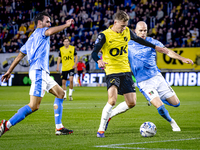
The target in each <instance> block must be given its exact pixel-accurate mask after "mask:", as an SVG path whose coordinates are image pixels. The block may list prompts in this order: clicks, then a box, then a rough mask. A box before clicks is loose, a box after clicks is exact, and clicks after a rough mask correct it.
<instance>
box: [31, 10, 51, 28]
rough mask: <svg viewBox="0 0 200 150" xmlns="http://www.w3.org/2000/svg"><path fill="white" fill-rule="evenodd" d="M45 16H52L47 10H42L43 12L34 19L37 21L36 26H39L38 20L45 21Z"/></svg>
mask: <svg viewBox="0 0 200 150" xmlns="http://www.w3.org/2000/svg"><path fill="white" fill-rule="evenodd" d="M44 16H47V17H49V18H51V16H50V15H49V14H48V13H47V12H46V11H42V12H40V13H38V14H36V15H35V17H34V19H33V21H34V22H35V25H36V26H37V23H38V20H40V21H43V19H44Z"/></svg>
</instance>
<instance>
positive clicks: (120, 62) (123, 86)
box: [92, 10, 168, 138]
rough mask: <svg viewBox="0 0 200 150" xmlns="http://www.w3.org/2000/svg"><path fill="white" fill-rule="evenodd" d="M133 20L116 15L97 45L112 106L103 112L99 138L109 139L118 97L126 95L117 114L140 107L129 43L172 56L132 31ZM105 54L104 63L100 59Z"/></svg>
mask: <svg viewBox="0 0 200 150" xmlns="http://www.w3.org/2000/svg"><path fill="white" fill-rule="evenodd" d="M128 20H129V17H128V15H127V13H126V12H124V11H122V10H120V11H118V12H117V13H116V14H115V19H114V24H113V25H112V26H110V27H109V28H108V29H106V30H104V31H103V32H101V33H100V34H99V35H98V38H97V39H96V41H95V45H94V50H93V52H92V58H93V59H94V60H95V61H96V62H97V63H98V67H99V68H104V69H105V72H106V83H107V91H108V102H107V104H106V105H105V107H104V108H103V111H102V116H101V121H100V126H99V129H98V132H97V137H100V138H102V137H105V135H104V131H105V130H106V128H107V125H108V122H109V121H110V119H109V117H110V115H111V111H112V108H113V107H114V105H115V103H116V101H117V94H120V95H124V98H125V101H124V102H122V103H120V104H119V105H118V106H117V107H116V108H115V110H116V111H117V112H118V114H119V113H122V112H125V111H127V110H128V109H130V108H132V107H134V106H135V105H136V92H135V87H134V83H133V80H132V77H131V70H130V66H129V63H128V41H129V40H130V39H131V40H134V41H136V42H138V43H140V44H142V45H145V46H148V47H152V48H154V49H156V50H157V51H159V52H162V53H166V54H167V53H168V50H167V49H166V48H162V47H158V46H155V45H154V44H151V43H150V42H148V41H146V40H144V39H142V38H140V37H138V36H137V35H136V34H134V33H133V32H132V31H131V30H130V29H129V28H128V27H127V25H128ZM100 50H101V51H102V54H103V59H102V60H101V59H100V58H99V57H98V52H99V51H100Z"/></svg>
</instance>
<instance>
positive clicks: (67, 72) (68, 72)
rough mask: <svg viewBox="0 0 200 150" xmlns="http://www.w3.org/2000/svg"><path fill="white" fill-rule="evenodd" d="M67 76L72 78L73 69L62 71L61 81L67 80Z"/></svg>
mask: <svg viewBox="0 0 200 150" xmlns="http://www.w3.org/2000/svg"><path fill="white" fill-rule="evenodd" d="M68 74H69V76H74V69H72V70H69V71H62V75H61V79H64V80H67V77H68Z"/></svg>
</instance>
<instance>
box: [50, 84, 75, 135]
mask: <svg viewBox="0 0 200 150" xmlns="http://www.w3.org/2000/svg"><path fill="white" fill-rule="evenodd" d="M49 92H50V93H52V94H53V95H55V96H56V98H55V101H54V117H55V125H56V133H55V134H56V135H67V134H71V133H73V130H69V129H66V128H65V127H64V126H63V124H62V114H63V98H64V94H65V93H64V91H63V89H62V88H61V87H60V86H59V85H58V84H56V85H55V86H54V87H53V88H51V89H50V90H49Z"/></svg>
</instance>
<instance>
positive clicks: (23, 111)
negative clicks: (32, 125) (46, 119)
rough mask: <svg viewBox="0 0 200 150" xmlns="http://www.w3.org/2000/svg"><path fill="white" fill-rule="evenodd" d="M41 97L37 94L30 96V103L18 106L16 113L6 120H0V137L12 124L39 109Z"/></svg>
mask: <svg viewBox="0 0 200 150" xmlns="http://www.w3.org/2000/svg"><path fill="white" fill-rule="evenodd" d="M41 100H42V97H37V96H33V95H31V96H30V103H29V104H28V105H25V106H23V107H22V108H20V109H19V110H18V111H17V113H16V114H14V115H13V116H12V117H11V118H10V119H9V120H8V121H6V120H2V121H1V128H0V137H1V136H2V135H3V134H4V133H5V132H6V131H8V130H9V129H10V128H11V127H12V126H14V125H16V124H17V123H19V122H21V121H22V120H24V119H25V117H27V116H28V115H29V114H31V113H32V112H34V111H36V110H38V109H39V106H40V103H41Z"/></svg>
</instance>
